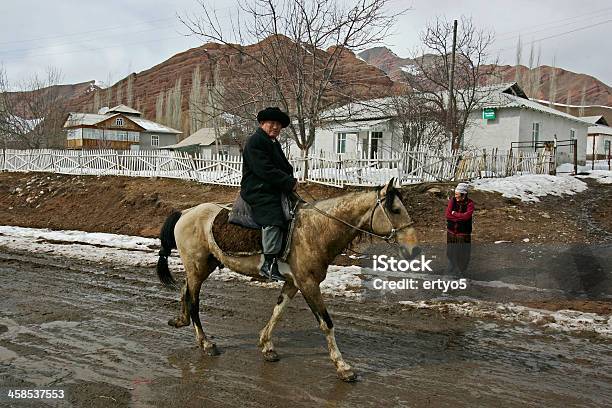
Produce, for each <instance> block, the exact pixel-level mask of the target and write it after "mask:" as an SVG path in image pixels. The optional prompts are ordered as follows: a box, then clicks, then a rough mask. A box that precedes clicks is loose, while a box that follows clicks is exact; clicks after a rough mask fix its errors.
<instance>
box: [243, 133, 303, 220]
mask: <svg viewBox="0 0 612 408" xmlns="http://www.w3.org/2000/svg"><path fill="white" fill-rule="evenodd" d="M242 158H243V164H242V181H241V182H240V195H241V196H242V198H243V199H244V201H246V202H247V203H249V204H250V206H251V208H252V209H253V219H254V220H255V222H256V223H258V224H259V225H261V226H264V225H277V226H281V227H282V226H285V216H284V214H283V208H282V205H281V196H282V193H290V192H291V190H293V186H294V185H295V183H297V180H296V179H295V178H294V177H293V167H292V166H291V164H289V161H288V160H287V157H285V153H283V149H282V148H281V145H280V143H279V142H278V141H277V140H275V139H271V138H270V137H269V136H268V134H267V133H266V132H264V131H263V129H261V128H258V129H257V130H256V131H255V133H253V134H252V135H251V136H250V137H249V139H248V140H247V142H246V145H245V147H244V150H243V152H242Z"/></svg>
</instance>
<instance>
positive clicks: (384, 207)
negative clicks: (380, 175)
mask: <svg viewBox="0 0 612 408" xmlns="http://www.w3.org/2000/svg"><path fill="white" fill-rule="evenodd" d="M400 189H401V185H400V184H399V182H397V183H396V179H395V178H392V179H391V180H389V182H388V183H387V185H385V186H383V187H381V188H380V189H379V190H378V191H377V201H376V207H375V208H374V210H373V212H372V215H371V222H370V227H371V229H372V232H373V233H375V234H378V235H383V236H386V237H389V240H393V241H396V242H397V244H399V251H400V254H401V255H402V257H404V258H407V259H413V258H416V257H417V256H419V255H420V254H421V249H420V247H419V241H418V239H417V234H416V230H415V229H414V227H413V224H414V222H413V220H412V218H411V217H410V214H408V210H407V209H406V207H405V206H404V203H403V202H402V195H401V190H400Z"/></svg>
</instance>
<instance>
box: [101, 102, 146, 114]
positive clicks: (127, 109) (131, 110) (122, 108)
mask: <svg viewBox="0 0 612 408" xmlns="http://www.w3.org/2000/svg"><path fill="white" fill-rule="evenodd" d="M108 112H109V113H110V112H117V113H126V114H128V115H138V116H140V115H142V112H139V111H137V110H136V109H134V108H130V107H129V106H127V105H123V104H120V105H117V106H115V107H112V108H110V109H109V110H108Z"/></svg>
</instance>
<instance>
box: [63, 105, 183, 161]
mask: <svg viewBox="0 0 612 408" xmlns="http://www.w3.org/2000/svg"><path fill="white" fill-rule="evenodd" d="M64 128H65V129H66V130H67V132H66V133H67V136H66V147H67V148H68V149H116V150H150V149H157V148H159V147H162V146H166V145H170V144H175V143H176V142H177V141H178V136H179V135H180V134H181V133H182V132H180V131H178V130H176V129H172V128H171V127H168V126H165V125H162V124H159V123H156V122H153V121H151V120H148V119H145V118H143V117H142V113H141V112H139V111H137V110H136V109H132V108H130V107H129V106H125V105H118V106H115V107H113V108H110V109H109V108H102V109H100V111H99V112H98V113H75V112H71V113H70V114H68V118H67V119H66V122H65V123H64Z"/></svg>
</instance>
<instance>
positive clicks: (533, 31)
mask: <svg viewBox="0 0 612 408" xmlns="http://www.w3.org/2000/svg"><path fill="white" fill-rule="evenodd" d="M597 17H598V18H602V17H603V18H609V17H610V15H609V14H608V15H599V16H597ZM592 19H593V17H589V18H586V19H579V20H576V21H572V22H570V23H564V24H558V25H554V26H551V27H547V28H538V29H535V30H527V31H522V32H520V33H519V34H516V35H513V36H510V37H507V36H506V37H504V36H502V37H497V38H496V39H495V40H496V41H500V42H505V41H510V40H513V39H515V38H518V37H525V36H528V35H532V34H535V33H540V32H543V31H549V30H554V29H557V28H567V26H568V25H574V24H584V20H592Z"/></svg>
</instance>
